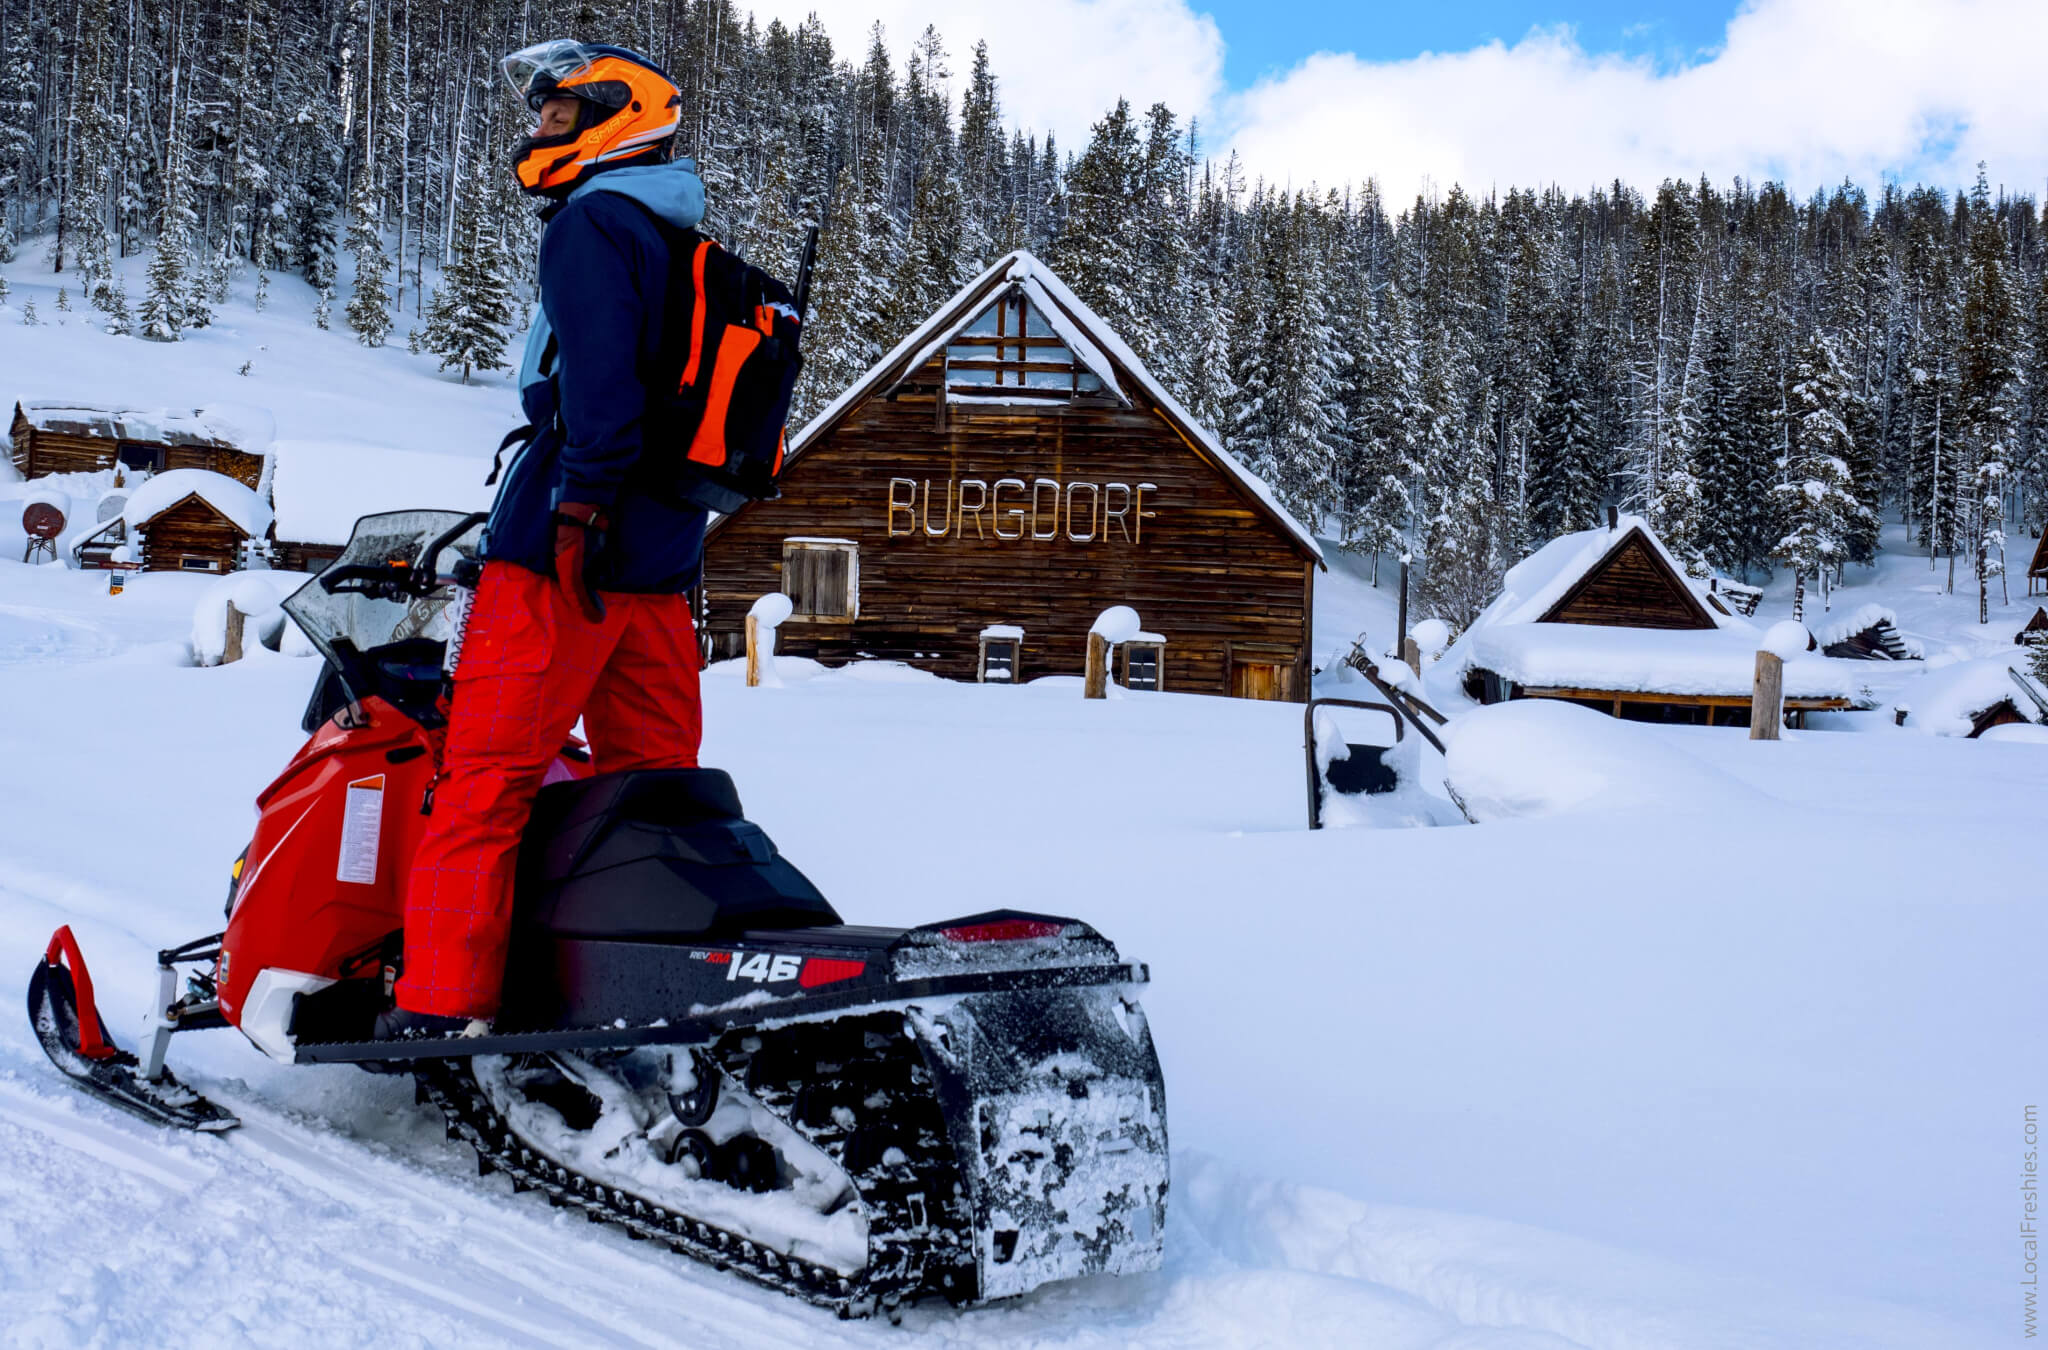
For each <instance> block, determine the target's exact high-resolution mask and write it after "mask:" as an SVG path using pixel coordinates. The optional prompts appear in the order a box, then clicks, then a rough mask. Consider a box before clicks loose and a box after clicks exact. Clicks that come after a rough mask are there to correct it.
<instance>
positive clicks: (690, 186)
mask: <svg viewBox="0 0 2048 1350" xmlns="http://www.w3.org/2000/svg"><path fill="white" fill-rule="evenodd" d="M592 192H616V193H619V194H621V195H622V196H627V197H631V198H632V199H633V200H634V201H636V202H639V203H640V204H641V205H642V206H644V207H646V208H647V209H648V210H650V211H652V212H654V214H656V215H658V216H660V217H661V218H662V219H663V220H666V221H667V222H668V223H669V224H671V225H673V226H675V227H676V228H677V229H679V230H687V229H689V228H691V227H692V226H694V225H695V224H696V223H697V222H698V221H700V220H702V219H704V180H703V179H701V178H699V177H697V161H695V160H693V159H683V158H678V159H672V160H670V161H669V162H668V163H666V164H635V165H633V166H632V167H630V168H625V169H612V170H611V171H609V172H607V173H601V174H598V175H597V176H596V177H594V178H591V179H589V180H587V181H585V182H584V183H581V184H579V185H578V186H577V188H576V190H575V191H574V192H571V193H570V194H569V200H570V201H572V202H573V201H575V200H576V199H577V198H578V197H582V196H587V195H588V194H590V193H592Z"/></svg>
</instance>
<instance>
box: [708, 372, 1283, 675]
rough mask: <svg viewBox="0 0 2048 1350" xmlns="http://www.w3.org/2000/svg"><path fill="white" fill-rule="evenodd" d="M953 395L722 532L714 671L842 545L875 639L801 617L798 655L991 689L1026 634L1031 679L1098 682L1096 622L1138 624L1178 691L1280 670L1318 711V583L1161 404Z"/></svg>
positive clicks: (839, 451)
mask: <svg viewBox="0 0 2048 1350" xmlns="http://www.w3.org/2000/svg"><path fill="white" fill-rule="evenodd" d="M934 385H935V381H934V382H933V383H931V384H926V385H925V386H924V387H923V388H922V389H916V388H912V389H908V390H906V391H904V392H901V393H899V394H897V395H896V396H894V397H890V396H886V395H885V396H880V397H876V398H872V399H869V400H868V401H867V402H865V403H863V404H861V405H860V406H859V407H856V408H855V409H854V410H852V411H851V412H850V413H849V414H848V415H847V416H846V418H845V420H843V421H841V422H840V423H839V424H838V425H837V426H836V427H834V428H833V429H832V430H831V431H830V432H828V433H827V434H826V435H825V437H824V438H823V439H822V440H819V441H817V442H814V443H812V444H811V445H809V446H807V447H806V448H805V449H804V450H803V451H802V453H801V454H799V455H798V456H797V457H796V458H795V459H794V460H793V461H792V462H791V463H790V466H789V468H788V470H787V472H786V473H785V475H784V477H783V482H782V496H781V498H780V499H779V500H776V501H772V502H759V503H755V504H753V505H750V506H748V507H746V508H744V509H743V510H742V511H740V512H739V513H738V514H737V515H735V516H732V517H730V518H728V519H726V520H724V521H722V522H720V523H719V525H718V526H717V527H716V528H715V529H714V530H713V532H712V534H711V537H710V539H709V541H708V544H707V548H706V563H705V595H704V601H705V605H706V618H705V627H706V630H707V632H708V633H709V635H710V637H711V641H712V649H713V653H714V655H716V656H719V657H725V656H731V655H737V654H738V651H739V649H740V634H741V625H742V621H743V619H744V618H745V615H746V613H747V610H748V608H749V607H750V606H751V605H752V604H753V603H754V601H755V600H756V599H757V598H759V597H760V596H761V595H763V594H765V593H767V592H769V591H775V590H780V589H782V586H783V577H782V566H783V552H784V550H783V541H784V540H785V539H791V538H803V537H811V538H842V539H850V540H853V541H855V543H856V544H857V545H858V546H859V562H858V568H859V590H860V614H859V618H858V619H857V620H855V621H854V622H851V623H848V622H845V621H843V620H842V621H840V622H838V623H826V622H819V621H817V620H812V619H807V618H805V617H804V616H801V615H797V616H792V617H791V618H790V619H789V620H788V621H787V622H786V623H785V624H784V625H783V627H782V640H781V650H782V651H783V652H784V653H786V654H789V655H795V656H810V657H814V658H817V659H819V660H823V661H826V662H839V661H845V660H849V659H852V658H854V657H857V656H867V657H876V658H889V659H897V660H903V661H907V662H910V663H911V664H914V665H916V666H919V667H921V668H923V669H926V670H930V671H933V672H934V673H936V674H939V675H942V676H945V677H947V678H949V679H956V680H972V679H974V678H975V676H976V673H977V672H976V669H975V664H976V661H977V659H978V651H979V646H980V641H979V638H980V633H981V630H982V629H983V628H985V627H987V626H989V625H991V624H1016V625H1019V626H1021V627H1022V628H1023V629H1024V642H1023V651H1022V655H1021V658H1020V661H1019V668H1018V672H1017V678H1018V679H1019V680H1031V679H1037V678H1038V677H1040V676H1043V675H1055V674H1057V675H1079V674H1081V672H1082V666H1083V663H1084V661H1085V658H1086V653H1087V634H1088V628H1089V625H1090V624H1091V623H1093V621H1094V619H1095V616H1096V615H1098V614H1099V613H1101V611H1102V610H1103V609H1105V608H1106V607H1108V606H1110V605H1114V604H1127V605H1131V606H1133V607H1134V608H1136V609H1137V611H1138V614H1139V616H1140V617H1141V619H1142V620H1143V622H1144V625H1145V627H1146V628H1147V629H1149V630H1151V631H1153V632H1157V633H1160V634H1161V635H1163V636H1164V637H1165V638H1166V648H1165V666H1166V670H1165V685H1166V687H1167V688H1168V689H1172V690H1178V691H1181V692H1192V693H1211V694H1226V693H1230V692H1231V691H1232V686H1233V679H1232V666H1233V661H1234V660H1235V661H1236V662H1239V663H1260V664H1265V665H1271V666H1277V667H1278V670H1276V671H1273V672H1272V676H1273V678H1272V679H1271V681H1270V684H1271V685H1273V686H1274V693H1275V694H1276V695H1277V696H1279V697H1283V698H1291V699H1300V698H1302V697H1305V691H1306V689H1307V687H1308V674H1309V669H1308V638H1309V631H1310V606H1311V604H1312V596H1313V592H1312V589H1311V588H1312V584H1313V572H1314V568H1315V563H1314V562H1313V561H1312V560H1311V559H1310V558H1309V557H1308V556H1307V555H1306V553H1305V552H1304V551H1303V549H1302V548H1301V546H1300V545H1299V544H1298V543H1297V542H1296V541H1295V540H1294V539H1293V538H1292V537H1291V535H1289V534H1288V533H1287V532H1285V531H1284V530H1283V529H1282V528H1281V527H1280V526H1279V525H1278V524H1276V523H1275V522H1274V521H1273V519H1272V518H1271V516H1269V515H1268V514H1266V513H1265V512H1264V511H1262V510H1260V509H1259V508H1257V507H1256V506H1254V505H1253V503H1252V502H1251V501H1250V500H1249V499H1248V497H1247V496H1246V495H1245V493H1244V490H1243V489H1241V488H1240V487H1239V486H1237V485H1236V484H1235V483H1234V482H1232V481H1231V480H1229V479H1228V478H1226V477H1225V475H1224V474H1223V472H1222V471H1220V470H1218V469H1216V468H1214V467H1212V466H1210V465H1209V464H1208V463H1207V462H1205V461H1204V460H1203V459H1202V458H1201V457H1200V456H1199V455H1198V454H1197V453H1196V452H1195V451H1194V450H1193V449H1192V448H1191V447H1190V446H1189V445H1188V444H1187V442H1186V441H1184V440H1183V439H1182V438H1181V435H1180V433H1179V431H1178V430H1177V429H1176V428H1174V427H1173V426H1172V424H1170V423H1168V422H1167V421H1166V420H1165V419H1164V418H1163V417H1162V416H1160V415H1159V413H1158V412H1157V410H1156V409H1154V408H1153V407H1151V406H1149V405H1148V404H1146V403H1145V402H1144V400H1143V395H1142V393H1139V392H1138V391H1135V390H1133V397H1134V398H1136V399H1137V400H1138V404H1139V405H1138V406H1136V407H1133V408H1123V407H1119V406H1115V405H1113V404H1111V405H1107V406H1102V405H1090V404H1088V403H1072V404H1055V405H1051V406H1045V407H1038V406H1029V407H1011V406H1001V405H989V404H971V403H965V404H963V403H957V402H956V403H954V404H952V405H951V406H946V407H944V413H945V416H943V417H940V416H939V415H938V413H939V411H940V408H939V407H936V406H935V404H934ZM1005 480H1008V482H1009V483H1011V484H1012V485H1013V486H1008V487H999V485H1000V484H1002V483H1003V482H1004V481H1005ZM1015 484H1021V485H1022V487H1021V488H1019V487H1017V486H1014V485H1015ZM1260 673H1262V674H1263V672H1260ZM1235 683H1236V684H1238V685H1239V686H1240V687H1243V686H1245V685H1246V684H1247V680H1246V679H1245V678H1244V677H1243V672H1242V671H1240V678H1239V679H1238V680H1237V681H1236V682H1235ZM1249 683H1250V684H1251V685H1254V686H1257V685H1261V684H1265V683H1268V681H1265V680H1261V679H1256V678H1255V679H1252V680H1250V681H1249Z"/></svg>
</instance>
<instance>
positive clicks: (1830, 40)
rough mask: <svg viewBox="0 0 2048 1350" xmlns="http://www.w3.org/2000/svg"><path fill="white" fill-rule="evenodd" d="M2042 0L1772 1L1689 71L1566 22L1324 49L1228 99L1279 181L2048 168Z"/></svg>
mask: <svg viewBox="0 0 2048 1350" xmlns="http://www.w3.org/2000/svg"><path fill="white" fill-rule="evenodd" d="M2044 50H2048V4H2044V3H2042V0H1946V2H1945V3H1929V2H1928V0H1917V2H1916V0H1753V2H1752V3H1751V4H1750V5H1748V6H1747V7H1746V8H1745V9H1744V10H1743V11H1742V12H1741V13H1740V14H1738V15H1737V16H1736V17H1735V19H1734V20H1733V21H1732V22H1731V23H1730V24H1729V26H1728V31H1727V40H1726V42H1725V43H1724V45H1723V47H1722V48H1721V50H1720V51H1719V52H1717V53H1713V54H1711V55H1708V56H1706V57H1704V58H1703V59H1701V60H1699V61H1697V62H1695V63H1693V64H1690V65H1687V66H1684V67H1682V68H1677V69H1659V68H1658V67H1657V66H1656V65H1655V64H1654V63H1652V62H1650V61H1648V60H1635V59H1630V58H1626V57H1621V56H1616V55H1611V54H1598V53H1588V52H1586V51H1585V50H1583V49H1582V48H1581V47H1580V46H1579V45H1578V44H1577V43H1576V41H1575V40H1574V39H1573V37H1572V35H1571V34H1570V32H1569V31H1566V30H1537V31H1534V32H1531V33H1530V34H1529V35H1528V36H1527V37H1525V38H1523V39H1522V40H1521V41H1519V42H1517V43H1515V44H1514V45H1513V46H1507V45H1504V44H1501V43H1498V42H1495V43H1491V44H1488V45H1486V46H1483V47H1477V48H1474V49H1472V50H1470V51H1464V52H1456V53H1449V54H1424V55H1420V56H1417V57H1413V58H1411V59H1407V60H1401V61H1381V62H1375V61H1364V60H1361V59H1359V58H1358V57H1357V56H1354V55H1350V54H1348V53H1347V54H1337V53H1328V52H1325V53H1319V54H1317V55H1315V56H1312V57H1310V58H1308V59H1307V60H1305V61H1303V62H1302V63H1301V64H1300V65H1298V66H1296V67H1295V68H1294V69H1292V70H1290V71H1287V72H1286V73H1284V74H1282V75H1278V76H1275V77H1272V78H1269V79H1266V80H1263V81H1261V82H1260V83H1258V84H1257V85H1255V86H1253V87H1252V88H1251V89H1249V90H1247V91H1245V92H1243V93H1242V94H1240V95H1236V96H1233V97H1231V98H1230V99H1229V100H1228V102H1227V104H1226V106H1225V110H1224V111H1225V117H1224V123H1225V125H1226V127H1227V128H1228V130H1229V133H1230V134H1229V144H1231V145H1233V146H1234V147H1235V148H1236V149H1238V150H1239V151H1240V152H1241V153H1242V154H1243V156H1244V157H1245V161H1246V164H1247V167H1248V168H1250V169H1251V170H1252V171H1253V172H1255V173H1262V174H1264V175H1265V176H1266V177H1267V178H1268V179H1269V180H1271V179H1275V178H1279V179H1282V180H1283V181H1285V180H1291V181H1292V182H1294V183H1296V184H1298V185H1305V184H1306V183H1307V182H1308V181H1309V180H1311V179H1314V180H1317V181H1319V182H1322V183H1325V184H1330V183H1340V182H1344V181H1355V180H1358V179H1362V178H1364V177H1366V176H1368V175H1372V176H1376V177H1378V178H1379V180H1380V181H1381V183H1382V184H1383V185H1384V186H1385V188H1386V189H1387V191H1388V192H1389V194H1390V196H1392V197H1393V198H1394V199H1396V200H1401V199H1404V198H1407V197H1409V196H1412V195H1413V194H1414V193H1415V192H1416V191H1417V190H1419V189H1420V188H1422V187H1423V186H1424V185H1426V184H1433V185H1435V186H1437V187H1438V188H1442V187H1447V186H1448V185H1449V184H1451V183H1452V182H1454V181H1455V182H1462V183H1464V184H1465V185H1466V186H1467V187H1468V188H1476V189H1480V190H1484V189H1485V188H1487V187H1490V186H1501V187H1505V186H1507V185H1509V184H1511V183H1512V184H1519V185H1530V184H1543V183H1553V182H1554V183H1558V184H1560V185H1562V186H1564V187H1565V188H1566V189H1567V190H1580V189H1584V188H1588V187H1591V186H1593V185H1595V184H1599V183H1603V182H1608V181H1611V180H1612V179H1614V178H1616V177H1620V178H1623V179H1625V180H1628V181H1630V182H1633V183H1636V184H1638V185H1647V184H1651V183H1655V182H1657V181H1658V180H1660V179H1662V178H1664V177H1666V176H1675V177H1688V178H1690V177H1697V176H1698V175H1699V174H1700V173H1702V172H1705V173H1706V174H1708V175H1709V176H1711V177H1712V178H1713V179H1715V180H1716V181H1717V182H1721V183H1726V182H1727V181H1728V179H1729V178H1731V177H1732V176H1734V175H1735V174H1738V173H1739V174H1743V175H1746V176H1749V177H1752V178H1760V177H1779V178H1784V179H1785V180H1786V181H1787V182H1789V183H1790V184H1791V185H1792V186H1793V187H1794V189H1795V190H1797V191H1802V192H1803V191H1810V190H1812V189H1813V188H1816V187H1824V186H1829V185H1832V184H1834V183H1837V182H1839V181H1841V179H1842V178H1843V177H1845V176H1848V177H1853V178H1855V179H1856V180H1857V181H1858V182H1861V183H1864V184H1866V185H1871V184H1874V183H1875V182H1876V181H1877V180H1878V179H1879V178H1881V177H1884V176H1887V175H1891V176H1898V177H1903V178H1905V179H1906V180H1908V181H1912V180H1914V179H1916V178H1917V179H1922V180H1926V181H1932V182H1935V183H1938V184H1941V185H1944V186H1955V185H1959V184H1965V183H1967V182H1968V181H1969V180H1970V178H1971V177H1972V176H1974V173H1975V164H1976V162H1977V161H1978V160H1979V159H1983V160H1987V161H1989V163H1990V168H1991V177H1992V181H1993V182H1994V183H1999V182H2003V183H2005V184H2008V185H2011V186H2013V187H2014V188H2016V189H2025V190H2032V191H2035V192H2037V193H2038V191H2039V190H2040V189H2041V187H2042V180H2043V177H2044V175H2048V83H2044V81H2043V78H2042V76H2041V74H2040V70H2041V65H2040V60H2041V53H2042V52H2043V51H2044Z"/></svg>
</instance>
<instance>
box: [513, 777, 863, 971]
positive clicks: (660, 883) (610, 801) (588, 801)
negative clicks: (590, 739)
mask: <svg viewBox="0 0 2048 1350" xmlns="http://www.w3.org/2000/svg"><path fill="white" fill-rule="evenodd" d="M514 909H515V913H516V914H517V922H518V923H520V924H523V925H526V926H529V927H534V928H538V929H540V930H542V931H544V932H547V933H550V934H556V935H560V936H565V937H586V938H614V939H634V938H643V939H660V938H676V937H689V936H702V937H705V938H711V937H718V936H736V935H737V934H739V933H741V932H743V931H745V930H747V929H776V928H802V927H811V926H816V925H820V924H836V923H838V922H839V916H838V914H837V913H836V912H835V911H834V910H833V908H832V906H831V905H830V904H829V903H827V901H826V899H825V897H824V896H823V895H821V894H820V893H819V892H818V889H817V887H815V886H813V885H812V884H811V883H810V880H809V879H808V878H807V877H805V876H804V874H803V873H802V872H799V871H798V870H797V869H796V868H795V867H794V866H792V865H791V864H790V862H789V861H788V860H787V859H786V858H784V857H783V856H782V855H781V854H780V853H778V852H777V851H776V848H775V844H774V842H773V841H772V840H770V839H769V838H768V835H767V833H766V832H765V831H763V830H762V829H761V827H760V826H758V825H756V824H754V823H753V822H752V821H749V820H747V819H745V818H744V817H743V816H742V815H741V814H740V799H739V793H738V792H737V791H736V790H735V789H734V787H733V784H732V779H731V777H730V776H728V775H727V774H726V773H725V772H724V771H722V770H719V769H650V770H638V771H635V772H631V773H617V774H599V775H597V776H596V777H593V778H587V779H584V780H582V781H580V782H573V783H557V784H554V785H553V786H551V787H546V788H543V789H541V792H540V794H539V796H538V797H537V798H536V799H535V801H534V809H533V820H532V822H531V824H529V825H528V827H527V831H526V835H525V838H524V840H523V842H522V844H521V846H520V855H519V883H518V890H517V897H516V900H515V903H514Z"/></svg>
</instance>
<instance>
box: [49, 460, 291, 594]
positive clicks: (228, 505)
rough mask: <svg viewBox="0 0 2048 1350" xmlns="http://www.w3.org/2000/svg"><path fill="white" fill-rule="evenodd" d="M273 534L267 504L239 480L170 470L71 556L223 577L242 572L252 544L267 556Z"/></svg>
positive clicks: (86, 562)
mask: <svg viewBox="0 0 2048 1350" xmlns="http://www.w3.org/2000/svg"><path fill="white" fill-rule="evenodd" d="M270 529H271V510H270V506H269V503H267V502H265V501H264V500H263V499H262V498H261V497H259V496H258V495H257V494H256V492H255V491H254V490H253V489H251V488H249V487H247V486H245V485H244V484H242V483H241V482H240V481H238V480H236V479H233V478H229V477H228V476H226V475H225V474H218V473H213V472H210V471H209V470H206V469H172V470H170V471H169V472H167V473H161V474H157V475H156V476H155V477H153V478H150V479H147V480H146V481H144V482H143V483H142V485H141V486H140V487H137V488H136V489H135V491H134V492H133V493H132V494H130V495H129V497H128V500H127V502H126V503H125V504H124V505H123V507H122V509H121V513H120V514H119V515H118V516H116V517H114V518H113V519H111V520H109V521H107V522H106V523H105V524H104V525H102V526H101V527H100V528H99V529H98V530H96V531H94V532H93V533H92V534H89V535H86V536H84V537H83V538H81V539H80V540H79V541H78V543H77V544H76V545H75V552H76V556H77V561H78V563H79V565H80V566H83V567H112V566H135V565H138V564H139V565H140V567H141V569H142V570H143V571H146V572H210V573H224V572H232V571H235V570H236V569H237V568H239V567H240V566H242V564H243V562H244V560H245V559H246V557H247V555H248V553H249V551H250V549H251V547H252V544H253V547H254V548H255V549H257V550H259V551H260V550H264V549H265V548H266V547H267V540H268V536H269V534H270Z"/></svg>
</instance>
